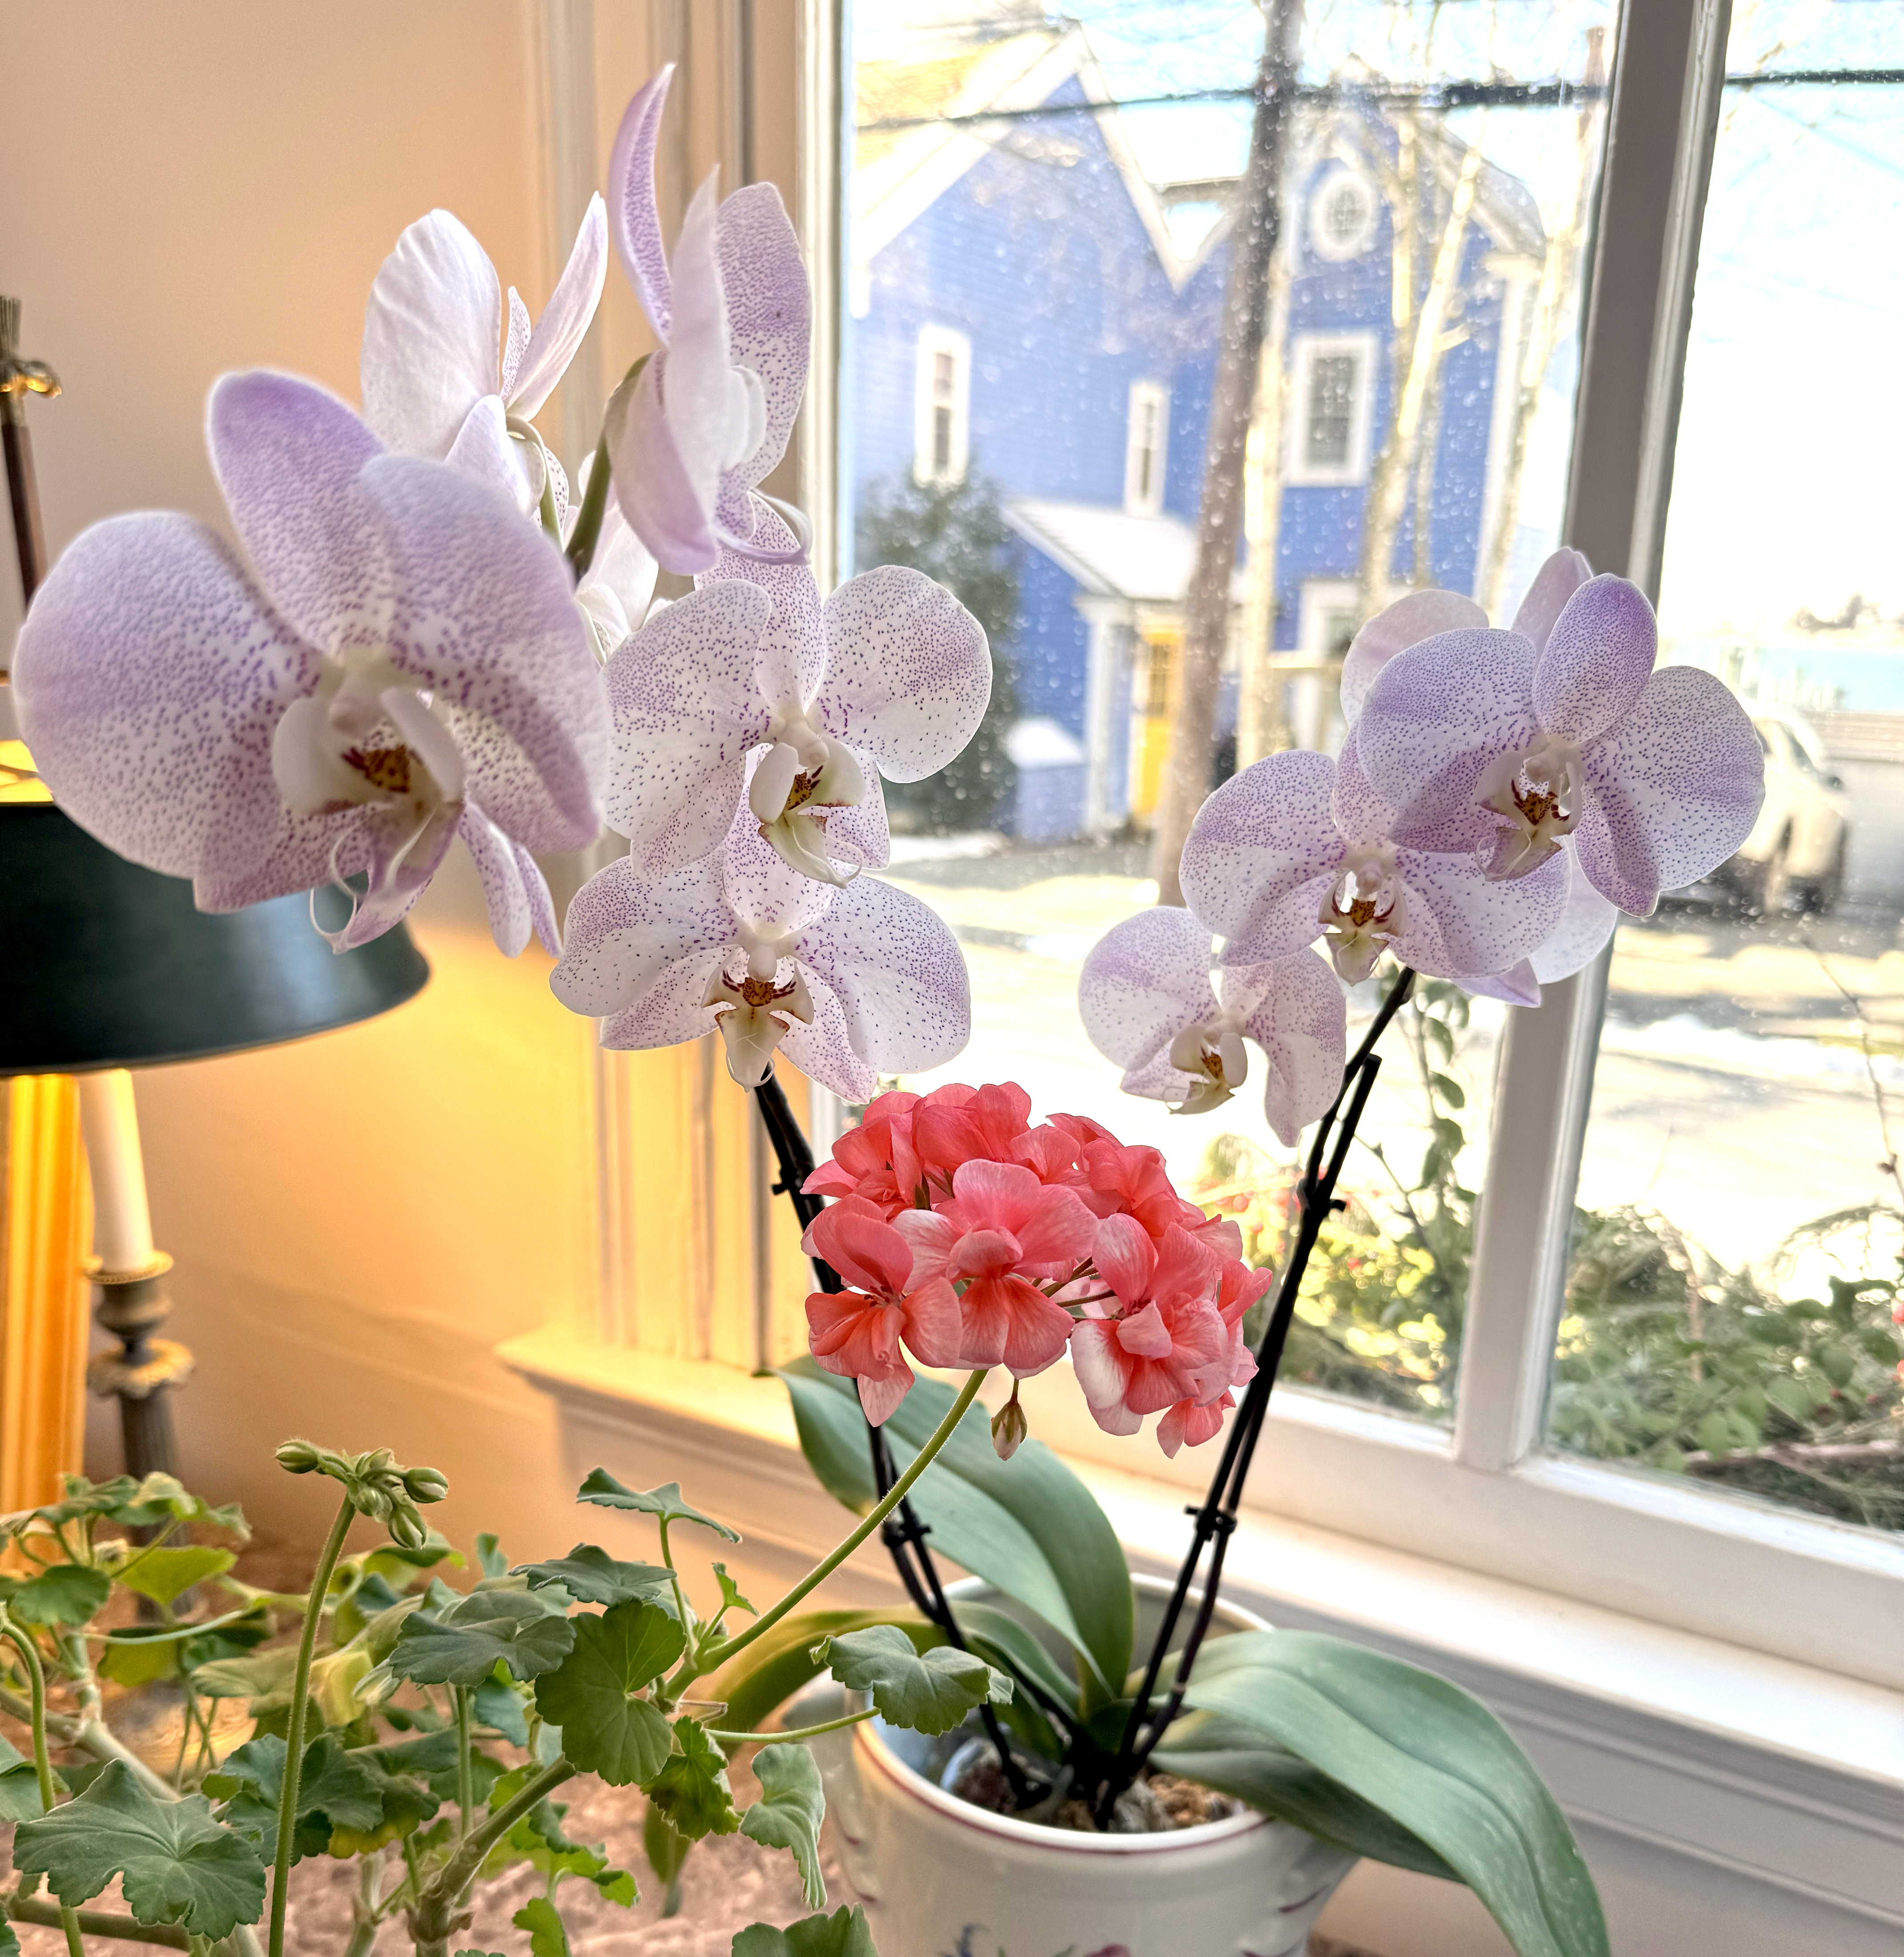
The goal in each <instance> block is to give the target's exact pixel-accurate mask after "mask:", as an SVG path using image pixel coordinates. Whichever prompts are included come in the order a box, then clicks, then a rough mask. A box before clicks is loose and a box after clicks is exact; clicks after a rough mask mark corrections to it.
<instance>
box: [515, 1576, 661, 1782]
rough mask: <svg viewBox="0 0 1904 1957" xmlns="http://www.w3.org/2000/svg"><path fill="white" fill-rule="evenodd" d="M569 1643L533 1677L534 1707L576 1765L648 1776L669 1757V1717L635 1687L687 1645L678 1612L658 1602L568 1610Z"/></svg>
mask: <svg viewBox="0 0 1904 1957" xmlns="http://www.w3.org/2000/svg"><path fill="white" fill-rule="evenodd" d="M558 1621H561V1622H562V1623H566V1624H570V1625H572V1626H573V1627H574V1650H573V1651H571V1652H570V1653H569V1655H568V1657H567V1658H565V1659H564V1660H563V1661H562V1662H561V1665H560V1666H559V1667H558V1668H557V1669H556V1670H555V1671H551V1672H548V1673H546V1674H544V1675H543V1676H542V1677H540V1678H539V1679H538V1680H536V1710H537V1712H539V1713H540V1714H541V1715H542V1718H544V1719H545V1720H546V1721H547V1722H548V1723H549V1725H552V1726H559V1727H561V1729H562V1748H563V1750H564V1752H565V1753H567V1754H568V1757H569V1758H570V1759H571V1760H573V1761H574V1763H575V1764H576V1765H577V1766H578V1767H581V1768H583V1769H586V1770H587V1772H591V1773H595V1774H599V1775H600V1776H601V1778H603V1780H605V1781H606V1782H609V1785H611V1786H613V1787H627V1786H629V1785H633V1784H635V1783H637V1782H639V1783H645V1782H647V1781H649V1780H651V1779H652V1778H653V1777H654V1775H656V1774H657V1773H659V1772H660V1770H661V1768H662V1765H663V1762H664V1761H666V1759H667V1757H668V1749H669V1740H668V1722H667V1721H666V1720H665V1719H664V1718H663V1717H662V1716H661V1715H660V1714H659V1712H656V1710H655V1709H654V1707H653V1706H651V1705H650V1704H649V1703H648V1702H647V1700H646V1699H637V1698H635V1697H634V1693H637V1692H639V1691H640V1690H641V1688H642V1687H644V1686H645V1685H649V1684H652V1683H653V1681H654V1680H656V1679H657V1678H659V1677H660V1676H661V1674H662V1673H663V1672H664V1671H666V1670H667V1668H669V1665H672V1664H673V1663H674V1662H675V1660H676V1659H677V1658H679V1657H680V1655H681V1654H682V1652H684V1651H685V1649H687V1646H688V1634H687V1633H686V1632H685V1630H682V1626H681V1623H680V1620H678V1618H676V1617H675V1616H674V1615H673V1614H672V1612H670V1611H665V1610H663V1608H661V1606H660V1605H659V1604H653V1603H647V1602H641V1603H631V1604H615V1606H614V1607H613V1608H612V1609H610V1610H609V1611H606V1612H604V1613H603V1615H602V1616H600V1617H572V1618H565V1619H561V1620H558Z"/></svg>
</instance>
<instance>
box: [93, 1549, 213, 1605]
mask: <svg viewBox="0 0 1904 1957" xmlns="http://www.w3.org/2000/svg"><path fill="white" fill-rule="evenodd" d="M237 1560H238V1558H237V1557H235V1556H234V1555H233V1554H232V1553H231V1551H229V1549H206V1548H198V1547H188V1548H182V1549H147V1550H139V1551H134V1554H133V1555H132V1557H131V1559H130V1560H129V1561H128V1563H127V1564H126V1566H125V1568H124V1569H123V1570H120V1571H119V1573H118V1579H117V1580H118V1581H119V1582H121V1583H122V1584H124V1585H125V1587H126V1589H128V1590H135V1591H137V1592H138V1594H139V1595H141V1597H150V1598H151V1599H152V1601H153V1602H154V1603H155V1604H169V1603H170V1602H171V1601H172V1600H173V1598H176V1597H180V1596H182V1595H184V1594H185V1592H186V1591H188V1590H189V1589H191V1586H193V1585H194V1584H195V1583H203V1582H205V1581H206V1579H207V1578H209V1577H213V1576H223V1575H224V1573H225V1572H226V1570H229V1569H230V1567H232V1564H233V1563H236V1561H237Z"/></svg>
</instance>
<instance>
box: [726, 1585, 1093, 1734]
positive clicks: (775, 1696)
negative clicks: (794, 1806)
mask: <svg viewBox="0 0 1904 1957" xmlns="http://www.w3.org/2000/svg"><path fill="white" fill-rule="evenodd" d="M869 1624H897V1626H898V1627H900V1630H903V1632H904V1633H906V1636H907V1637H909V1638H910V1639H912V1645H913V1648H914V1649H916V1650H918V1651H930V1650H931V1648H932V1647H933V1646H935V1645H942V1644H944V1642H945V1633H944V1632H943V1631H941V1630H939V1629H938V1627H937V1626H935V1625H932V1624H928V1623H926V1621H925V1619H924V1618H922V1617H912V1616H911V1615H910V1614H908V1613H906V1612H903V1611H807V1612H805V1613H804V1614H802V1615H801V1616H799V1617H783V1618H782V1619H781V1620H780V1622H779V1623H777V1624H776V1625H774V1626H773V1628H772V1629H771V1630H769V1631H767V1633H765V1634H764V1636H761V1637H758V1638H756V1639H754V1642H753V1643H752V1644H751V1645H750V1646H748V1649H747V1650H746V1651H745V1652H744V1653H742V1655H741V1656H740V1657H739V1658H735V1660H734V1661H733V1662H732V1664H731V1665H726V1666H725V1667H723V1668H722V1670H720V1671H718V1672H716V1674H715V1675H714V1677H713V1680H712V1682H711V1683H710V1685H709V1687H708V1688H707V1690H708V1693H709V1695H710V1696H711V1697H713V1698H715V1699H721V1700H723V1701H725V1702H726V1706H727V1710H726V1712H723V1714H722V1715H721V1717H720V1725H722V1726H723V1728H725V1729H726V1731H729V1732H731V1733H751V1732H755V1731H758V1730H759V1728H761V1727H762V1726H763V1725H765V1724H766V1722H767V1719H768V1718H770V1716H771V1715H773V1713H774V1712H776V1711H777V1710H778V1709H780V1707H781V1706H784V1705H785V1704H786V1702H787V1701H788V1700H789V1699H791V1698H792V1696H793V1695H794V1694H795V1693H796V1692H798V1691H799V1690H800V1689H801V1688H802V1687H803V1686H807V1685H811V1684H812V1683H813V1681H814V1680H815V1679H816V1678H818V1677H819V1676H820V1674H821V1673H822V1672H823V1671H825V1670H826V1668H827V1667H826V1661H824V1659H823V1658H817V1657H816V1656H815V1655H814V1653H815V1652H816V1651H821V1650H824V1649H825V1646H826V1640H827V1639H828V1638H837V1637H839V1636H842V1635H843V1634H844V1633H846V1632H848V1631H863V1630H865V1629H866V1627H868V1625H869ZM1074 1689H1075V1688H1074Z"/></svg>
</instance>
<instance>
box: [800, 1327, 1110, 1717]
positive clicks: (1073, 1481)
mask: <svg viewBox="0 0 1904 1957" xmlns="http://www.w3.org/2000/svg"><path fill="white" fill-rule="evenodd" d="M779 1377H780V1379H781V1380H782V1381H783V1383H784V1384H785V1385H786V1390H787V1392H788V1394H789V1396H790V1397H791V1399H792V1402H793V1418H794V1423H795V1427H797V1428H798V1430H799V1437H800V1450H801V1452H802V1453H803V1454H805V1456H806V1458H807V1460H808V1464H809V1465H811V1468H812V1469H813V1472H814V1474H815V1475H818V1477H819V1479H820V1481H821V1484H822V1485H823V1486H824V1488H826V1490H827V1492H828V1493H829V1494H831V1495H832V1496H833V1497H834V1498H835V1500H838V1501H840V1502H841V1503H843V1504H844V1505H845V1506H846V1507H848V1508H849V1509H851V1510H852V1511H853V1512H854V1513H855V1514H856V1515H862V1516H863V1515H864V1514H865V1513H866V1511H867V1510H868V1509H870V1508H871V1506H872V1505H873V1503H874V1502H875V1500H877V1499H878V1497H877V1494H876V1492H875V1489H874V1487H873V1475H872V1463H871V1459H870V1457H869V1456H868V1453H867V1448H866V1423H865V1416H864V1415H863V1414H862V1412H860V1408H859V1393H858V1390H857V1388H856V1386H855V1385H854V1383H853V1382H852V1380H843V1379H840V1378H837V1377H835V1376H834V1375H833V1374H831V1373H829V1372H827V1371H824V1369H823V1368H822V1367H821V1366H820V1365H818V1364H817V1363H816V1362H815V1361H814V1360H813V1359H811V1358H802V1359H798V1360H795V1361H794V1362H793V1363H792V1364H791V1365H789V1366H784V1367H781V1368H780V1375H779ZM954 1397H955V1396H954V1393H953V1391H952V1390H951V1388H950V1387H949V1386H941V1384H940V1383H938V1380H919V1381H917V1382H916V1383H915V1384H914V1386H913V1387H912V1390H911V1391H910V1392H909V1393H907V1395H906V1398H905V1399H904V1400H903V1401H902V1402H900V1407H899V1409H898V1411H897V1412H896V1413H894V1414H893V1415H892V1417H891V1418H890V1419H889V1420H888V1421H887V1422H886V1424H885V1426H884V1428H883V1429H882V1430H881V1431H883V1432H884V1434H885V1435H886V1437H887V1444H888V1446H890V1449H891V1450H892V1455H893V1463H894V1465H895V1466H896V1467H897V1468H898V1469H900V1470H901V1471H902V1472H903V1470H904V1469H906V1467H907V1466H909V1465H910V1464H911V1462H912V1459H913V1458H914V1456H916V1454H917V1453H918V1452H919V1449H920V1448H921V1447H922V1446H924V1445H925V1441H926V1440H927V1439H928V1437H929V1436H930V1435H931V1433H932V1431H933V1430H934V1429H935V1427H937V1426H938V1424H939V1422H940V1421H942V1420H943V1419H944V1418H945V1416H946V1415H947V1414H948V1413H949V1412H950V1411H951V1408H952V1402H953V1399H954ZM910 1500H911V1502H912V1506H913V1508H914V1510H916V1512H917V1513H918V1515H919V1520H920V1521H921V1522H924V1523H925V1525H927V1527H928V1528H929V1529H931V1532H932V1548H933V1550H934V1552H935V1554H943V1555H944V1557H945V1558H946V1560H947V1561H948V1562H950V1563H957V1564H958V1566H959V1567H960V1569H962V1570H969V1571H970V1572H971V1573H972V1574H973V1576H982V1577H983V1578H984V1579H985V1581H986V1582H988V1583H991V1584H993V1585H995V1586H996V1587H997V1588H998V1589H1000V1590H1002V1591H1003V1592H1004V1593H1005V1595H1007V1597H1011V1598H1016V1599H1017V1601H1018V1602H1020V1603H1021V1604H1023V1605H1024V1606H1025V1607H1026V1608H1027V1609H1028V1610H1030V1611H1034V1612H1036V1614H1037V1615H1038V1616H1039V1617H1042V1619H1043V1620H1044V1621H1045V1623H1048V1624H1049V1625H1050V1626H1051V1627H1052V1629H1053V1630H1055V1631H1056V1632H1058V1634H1059V1635H1060V1636H1062V1637H1064V1638H1065V1639H1068V1640H1069V1641H1070V1642H1071V1643H1072V1644H1073V1645H1074V1646H1076V1647H1077V1649H1078V1650H1079V1651H1080V1652H1081V1653H1082V1654H1083V1655H1084V1657H1085V1658H1086V1660H1087V1661H1088V1662H1089V1664H1090V1667H1091V1668H1092V1670H1093V1672H1094V1673H1095V1674H1096V1677H1095V1679H1094V1680H1093V1689H1094V1690H1095V1691H1096V1693H1097V1696H1099V1697H1102V1698H1110V1697H1115V1696H1116V1694H1117V1693H1118V1692H1120V1691H1121V1690H1122V1689H1123V1686H1124V1677H1125V1674H1127V1673H1128V1671H1130V1669H1131V1641H1132V1637H1133V1635H1134V1624H1135V1621H1136V1620H1135V1616H1134V1611H1135V1605H1134V1603H1133V1601H1132V1598H1131V1573H1130V1570H1129V1568H1128V1566H1127V1564H1126V1563H1125V1562H1124V1551H1123V1549H1122V1548H1121V1545H1120V1544H1119V1543H1118V1538H1117V1532H1116V1531H1115V1529H1112V1526H1111V1525H1110V1522H1109V1519H1108V1518H1107V1517H1106V1516H1105V1513H1104V1511H1103V1510H1102V1509H1101V1508H1100V1507H1099V1506H1098V1503H1097V1500H1096V1497H1095V1496H1093V1494H1092V1493H1091V1491H1090V1489H1088V1488H1086V1487H1085V1485H1084V1484H1083V1482H1082V1481H1080V1480H1079V1478H1077V1475H1074V1474H1073V1473H1072V1472H1071V1469H1068V1468H1067V1467H1066V1466H1065V1465H1064V1462H1061V1460H1059V1459H1058V1456H1056V1455H1055V1454H1054V1453H1052V1450H1050V1449H1049V1448H1048V1447H1047V1446H1045V1444H1044V1443H1043V1442H1042V1441H1040V1440H1027V1441H1026V1443H1024V1444H1023V1446H1021V1447H1020V1449H1019V1450H1018V1451H1017V1453H1015V1454H1014V1455H1013V1456H1012V1457H1011V1459H1010V1460H1009V1461H1001V1460H1000V1459H998V1454H997V1453H996V1452H995V1450H994V1449H993V1447H992V1430H991V1424H990V1421H989V1418H988V1416H987V1415H986V1413H985V1408H983V1407H974V1408H972V1410H971V1411H970V1412H969V1413H967V1415H966V1417H965V1418H964V1419H963V1420H962V1421H960V1423H959V1427H958V1431H957V1432H956V1433H955V1434H954V1435H953V1437H952V1438H951V1439H950V1440H949V1441H948V1442H947V1443H946V1445H945V1448H944V1452H943V1453H941V1454H940V1456H938V1459H937V1460H935V1462H933V1464H932V1472H931V1474H929V1475H926V1476H925V1477H924V1478H922V1480H921V1481H919V1484H918V1486H917V1487H916V1488H914V1489H913V1491H912V1495H911V1497H910Z"/></svg>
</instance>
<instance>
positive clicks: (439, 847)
mask: <svg viewBox="0 0 1904 1957" xmlns="http://www.w3.org/2000/svg"><path fill="white" fill-rule="evenodd" d="M459 814H460V811H457V810H454V809H451V808H442V809H439V810H438V811H437V812H436V814H435V815H433V816H432V817H431V818H430V820H429V822H428V824H426V825H425V827H424V829H423V830H422V833H421V834H420V835H419V833H418V832H417V830H416V823H415V819H414V817H413V815H412V814H411V812H410V810H408V809H407V808H403V807H397V808H387V807H381V808H380V807H378V806H376V805H372V806H370V807H368V808H360V809H359V810H358V811H356V825H355V832H356V834H355V839H357V840H360V841H361V843H363V844H364V845H365V846H367V848H366V849H365V862H364V870H365V875H366V877H367V878H368V889H367V890H365V891H364V892H363V893H362V894H361V895H359V893H356V892H355V891H353V892H352V893H351V906H350V917H349V922H347V923H346V925H344V927H343V929H342V930H341V931H326V932H324V936H325V937H327V938H328V939H329V940H330V941H331V949H332V950H334V951H355V950H356V949H357V947H359V945H363V944H369V943H370V942H371V941H372V940H373V939H374V938H379V937H382V936H383V934H384V932H385V931H393V930H394V929H395V928H396V927H397V925H400V923H402V922H403V919H404V918H406V917H407V916H408V915H410V909H411V907H412V906H413V905H414V904H415V903H416V900H417V899H418V898H419V897H420V896H422V894H423V893H424V891H425V890H427V889H428V888H429V882H430V879H431V878H432V877H434V876H435V874H436V873H437V871H438V868H441V865H442V862H443V858H444V856H445V855H448V852H449V847H450V845H451V843H452V842H454V840H455V838H456V833H457V820H458V817H459ZM343 855H344V852H343V851H342V850H341V849H340V851H339V852H338V860H337V862H336V864H335V865H334V868H335V869H336V871H337V874H340V875H342V874H347V873H346V872H345V871H344V869H343Z"/></svg>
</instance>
